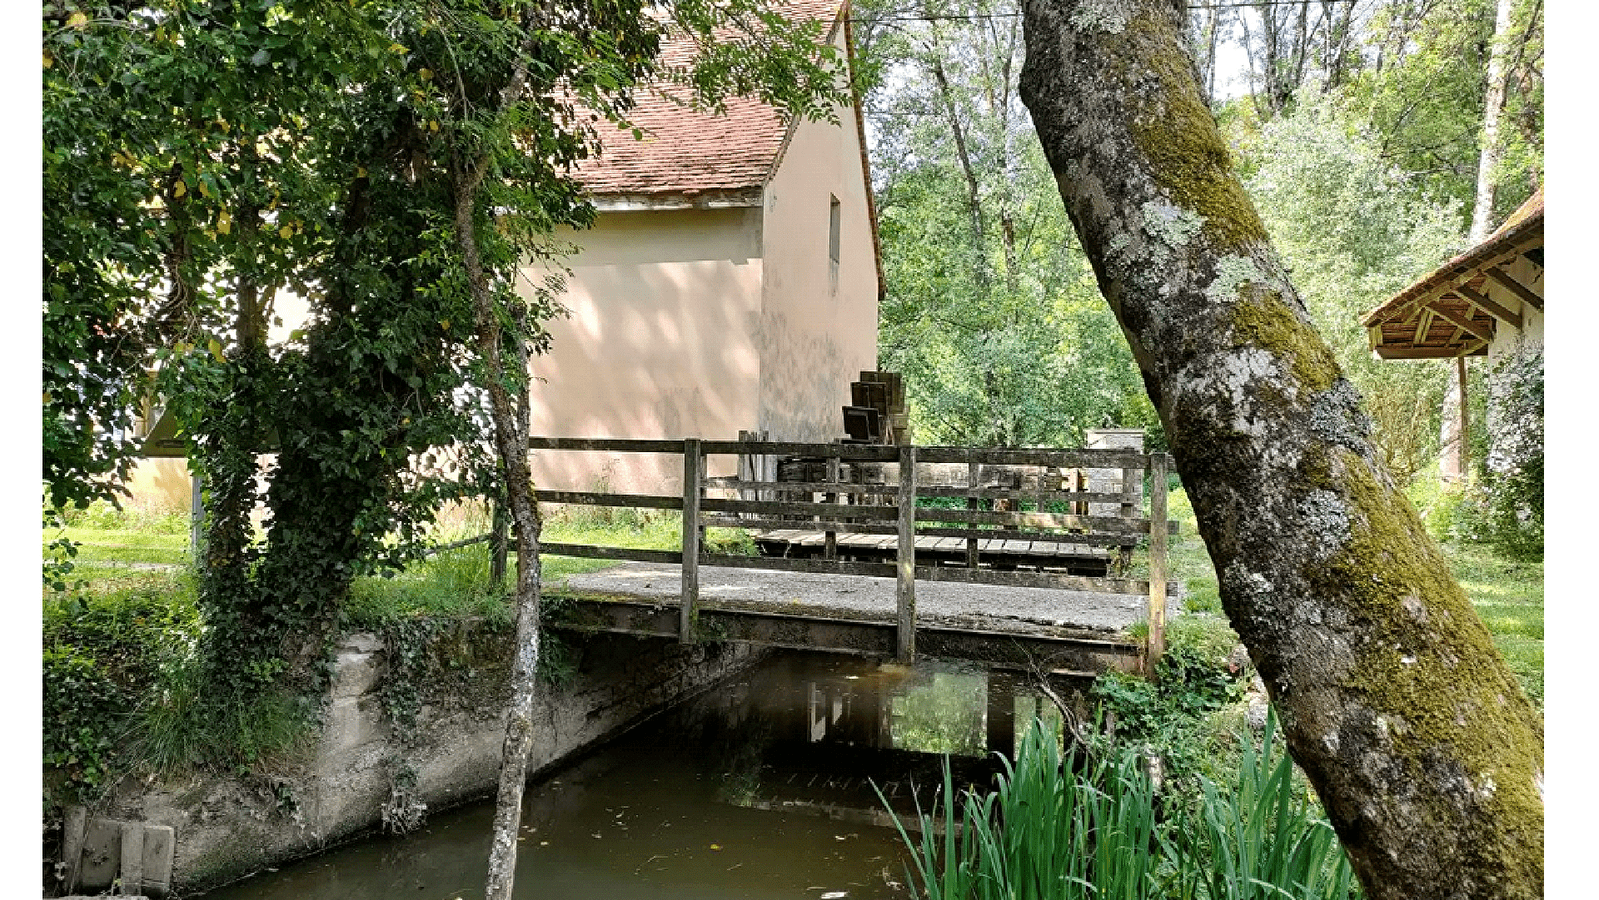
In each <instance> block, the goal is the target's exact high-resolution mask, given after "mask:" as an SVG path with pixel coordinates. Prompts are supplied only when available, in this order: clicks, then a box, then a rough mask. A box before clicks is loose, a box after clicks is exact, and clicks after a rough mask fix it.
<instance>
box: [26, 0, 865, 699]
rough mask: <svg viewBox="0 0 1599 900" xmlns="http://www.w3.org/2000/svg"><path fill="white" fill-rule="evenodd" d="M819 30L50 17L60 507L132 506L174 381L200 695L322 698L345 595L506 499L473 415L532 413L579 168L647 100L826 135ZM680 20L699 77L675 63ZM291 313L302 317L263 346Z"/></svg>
mask: <svg viewBox="0 0 1599 900" xmlns="http://www.w3.org/2000/svg"><path fill="white" fill-rule="evenodd" d="M650 11H655V12H658V13H659V14H650ZM821 27H822V26H821V25H819V24H817V23H807V24H804V25H799V26H789V25H787V24H786V23H784V22H783V20H782V19H781V17H780V16H778V15H777V14H776V13H775V12H773V11H772V10H768V9H766V8H765V7H764V6H763V5H761V4H759V3H756V2H754V0H734V2H732V3H722V2H717V3H709V2H701V0H693V2H687V3H673V4H670V5H666V6H660V7H657V6H656V5H655V4H653V3H650V2H647V0H624V2H622V3H617V4H598V5H596V4H588V3H580V2H570V3H558V4H556V5H555V6H553V7H552V6H550V5H548V4H540V3H532V2H529V0H514V2H509V3H502V2H493V3H490V2H483V0H449V2H444V3H439V2H431V0H430V2H416V0H354V2H350V3H340V4H332V5H329V4H326V3H323V2H320V0H282V2H276V3H248V2H241V0H153V2H151V3H147V4H139V5H137V6H134V7H116V6H113V7H111V8H108V9H103V10H95V15H94V16H90V15H88V14H86V13H78V12H76V11H75V9H74V8H73V5H72V4H67V5H66V6H65V7H64V8H62V9H59V10H58V9H57V8H56V7H54V6H47V7H46V9H45V13H44V18H43V31H42V34H43V37H42V41H43V44H44V48H43V49H44V53H45V61H46V64H45V70H44V81H45V84H44V120H45V127H44V181H45V196H44V216H45V220H46V222H47V228H46V240H45V247H44V268H45V272H46V283H45V295H44V316H45V334H46V346H45V353H44V360H43V364H44V365H43V368H44V372H45V379H44V381H45V383H44V388H45V397H44V416H45V418H44V426H45V429H44V430H45V441H44V444H45V468H44V478H45V487H46V489H47V491H48V492H49V506H50V507H51V508H52V509H62V508H66V507H75V508H81V507H84V506H86V505H87V504H88V503H89V502H90V501H91V500H94V499H96V498H100V497H110V496H114V495H115V493H116V492H117V491H118V490H119V487H118V485H119V484H120V481H121V479H122V477H123V475H124V474H125V471H126V466H127V461H128V458H129V454H130V453H131V452H132V450H133V449H134V448H135V447H136V446H137V441H136V440H135V437H134V435H133V433H132V430H131V426H132V425H133V418H134V417H133V410H135V409H136V408H138V406H139V405H140V404H139V401H141V400H144V399H146V398H147V396H148V395H149V394H150V393H151V392H152V389H156V390H158V391H159V393H160V398H159V399H160V400H161V401H162V402H163V403H165V405H166V407H167V408H168V410H169V411H170V412H171V413H172V414H173V416H174V418H175V419H176V420H177V422H178V424H179V429H180V434H182V435H183V436H184V437H185V438H186V439H187V441H188V443H189V450H190V454H189V455H190V459H191V464H192V466H193V468H194V469H195V471H196V472H197V473H198V474H199V475H201V476H202V478H203V481H204V484H205V493H206V508H207V522H206V539H205V552H204V557H203V559H202V560H200V561H199V562H200V569H201V578H200V582H199V602H200V606H201V609H202V612H203V614H204V617H205V621H206V629H205V631H204V632H203V636H202V646H201V648H200V654H201V657H200V664H201V666H202V669H203V670H204V671H203V673H202V675H201V676H199V677H201V679H202V680H204V681H209V682H213V683H214V684H215V686H216V688H217V689H216V690H215V691H210V692H206V691H202V692H199V693H198V694H197V695H196V700H195V702H196V703H198V704H200V705H201V706H207V705H213V704H229V703H233V704H238V703H243V704H245V706H243V707H239V708H229V709H223V708H221V707H220V706H219V707H218V708H217V709H215V710H213V711H212V715H213V717H214V718H216V719H218V720H226V719H229V718H232V717H235V716H236V715H245V714H246V713H247V709H246V708H245V707H248V706H249V705H250V704H252V703H254V698H257V697H261V696H265V695H267V694H269V693H271V692H272V691H274V690H276V689H277V688H280V687H283V688H286V689H288V690H290V691H291V692H313V693H314V690H315V688H316V687H317V686H318V685H319V684H320V681H321V679H322V677H323V675H324V674H325V673H324V669H323V662H324V660H325V657H326V653H327V651H328V648H329V642H330V640H331V637H332V635H333V634H334V632H335V630H336V628H337V626H338V623H339V621H340V618H341V616H342V614H343V612H344V606H345V603H346V600H347V599H348V597H349V594H350V589H351V586H352V584H353V583H354V582H355V581H356V580H357V579H359V578H361V577H363V576H367V575H371V574H375V573H380V572H383V571H392V570H395V569H399V568H402V567H404V566H405V565H407V564H409V563H412V562H415V561H416V560H417V559H418V558H419V557H420V555H421V554H422V552H423V549H424V547H425V543H426V541H425V530H426V529H425V526H426V524H427V523H428V522H429V521H430V520H431V519H432V518H433V516H434V514H435V513H436V512H437V511H438V509H439V508H440V505H441V504H442V503H444V502H445V501H447V500H451V499H455V498H459V497H463V496H483V495H492V493H493V490H492V485H494V484H495V483H496V482H497V480H499V475H500V473H499V470H498V464H497V461H496V459H495V458H494V456H493V454H492V453H490V452H489V447H490V444H489V443H488V440H487V439H488V437H489V435H490V431H489V427H488V417H487V416H486V415H484V413H485V409H484V403H483V399H484V395H485V393H486V391H487V389H488V388H489V387H490V386H491V385H490V379H491V377H492V378H493V379H494V382H493V384H494V385H495V386H503V387H505V388H507V389H508V390H509V391H510V392H511V393H512V395H513V396H515V395H517V394H520V393H521V392H522V391H523V389H524V386H525V378H526V372H525V363H524V360H525V357H526V355H527V353H529V352H538V351H541V350H543V349H544V348H546V347H547V345H548V335H547V333H545V332H544V330H543V328H542V325H541V324H540V323H541V322H543V321H545V320H547V319H549V318H550V317H552V316H554V315H557V314H559V313H560V309H559V307H558V304H557V303H556V302H555V299H554V296H555V294H554V291H556V290H558V288H559V279H558V278H555V279H548V280H546V281H545V282H544V283H535V284H528V285H523V286H521V287H519V286H518V285H517V279H518V278H519V277H520V276H519V271H520V268H521V267H522V266H524V265H526V264H527V263H528V261H529V260H530V259H533V260H539V261H549V260H552V259H553V258H554V257H555V256H556V255H558V254H559V252H561V249H562V247H561V245H560V244H559V243H557V242H554V241H552V240H551V238H550V235H551V233H552V232H553V231H554V230H555V229H556V228H557V227H558V226H573V227H583V226H585V225H587V224H588V223H589V222H591V221H592V216H593V210H592V208H591V206H590V205H589V204H588V202H587V201H586V200H584V199H583V197H582V195H581V192H580V190H579V187H578V185H577V183H576V182H575V181H574V180H573V179H572V177H571V176H570V167H571V164H573V163H574V162H576V161H577V160H579V159H582V158H584V157H586V156H590V155H592V154H593V153H594V152H596V150H597V143H596V140H595V136H596V134H597V130H596V129H598V128H601V127H605V126H606V125H608V123H610V122H625V116H626V113H627V110H628V109H629V107H630V106H631V103H632V91H633V89H634V87H635V85H637V84H638V83H639V82H640V81H641V80H643V79H646V78H650V77H662V78H667V79H669V80H677V81H680V82H681V83H683V84H684V86H685V88H686V90H685V91H684V94H685V95H686V96H688V97H690V98H692V101H693V102H695V103H697V104H700V105H702V106H705V107H709V108H714V107H715V106H716V105H717V104H719V103H720V101H721V99H722V98H723V97H724V96H726V95H727V94H729V93H749V94H756V95H758V96H760V97H762V98H763V99H765V100H767V101H768V102H771V103H773V104H774V105H776V106H778V107H779V108H781V109H783V110H786V111H788V112H790V113H792V114H795V115H820V114H823V113H824V112H825V111H827V110H830V108H831V107H830V103H831V102H832V101H835V100H838V99H841V98H842V96H843V95H842V93H841V86H840V85H838V84H837V81H836V77H835V76H836V69H835V67H834V63H835V62H836V54H835V53H834V52H833V51H832V50H831V49H819V48H818V47H817V44H816V41H817V40H818V38H819V37H820V36H821V35H820V28H821ZM667 29H672V30H674V31H675V32H677V33H679V34H683V35H686V36H688V37H689V39H691V40H693V41H694V42H695V43H696V44H698V45H700V47H701V50H702V55H701V59H700V60H699V61H698V63H697V64H696V65H694V66H689V67H681V68H671V69H668V68H667V67H666V66H665V65H664V64H661V63H657V61H656V58H655V57H656V53H657V50H658V47H659V42H660V39H661V37H662V35H663V34H664V33H665V32H666V31H667ZM752 34H758V35H759V36H760V40H759V41H758V42H757V41H752V40H749V39H748V38H750V37H751V35H752ZM739 36H743V37H744V38H745V39H744V40H737V39H731V38H736V37H739ZM578 104H581V106H582V107H585V108H586V110H585V111H584V112H583V113H582V114H580V111H579V106H578ZM587 111H592V112H593V113H594V114H595V115H594V116H590V115H588V114H587ZM469 256H470V257H471V260H470V263H469V261H468V257H469ZM479 276H481V278H484V279H487V282H488V285H487V294H486V295H485V296H487V297H488V299H489V301H490V302H489V304H488V308H486V309H485V310H484V314H483V315H482V316H479V315H477V313H478V309H477V306H476V304H475V303H474V299H475V298H474V294H473V291H472V289H471V288H472V285H471V284H469V278H478V277H479ZM524 280H525V279H524ZM287 292H292V293H293V294H295V295H297V296H298V297H300V298H303V299H304V300H305V301H307V303H308V304H309V305H310V309H311V314H310V316H309V318H308V320H307V321H306V323H305V324H304V327H303V328H300V329H298V330H296V331H295V332H294V333H293V334H291V335H290V337H289V339H288V340H287V341H282V342H271V341H269V340H268V331H269V328H270V327H271V325H273V324H274V321H275V315H274V311H273V309H274V303H275V301H276V300H277V299H278V298H279V297H280V296H281V295H282V294H283V293H287ZM474 326H476V327H474ZM489 335H495V336H496V337H494V339H492V340H491V339H490V338H489ZM498 335H504V336H505V339H504V340H503V341H501V340H500V339H499V337H497V336H498ZM506 361H510V362H511V363H512V364H510V365H506V364H505V362H506ZM152 371H156V372H157V374H156V376H155V381H154V385H152V382H151V375H150V372H152ZM496 372H508V374H506V375H505V376H503V377H504V378H505V379H506V381H507V383H505V384H504V385H500V383H499V382H500V378H501V376H497V375H495V376H491V373H496ZM268 452H275V457H273V459H272V461H271V462H270V463H269V464H267V465H266V466H265V467H264V469H263V468H261V467H260V466H259V463H258V460H259V459H260V457H261V454H264V453H268ZM262 504H264V507H265V509H266V516H265V521H264V523H263V524H262V532H263V533H262V534H260V535H258V534H257V533H256V528H255V525H254V522H253V521H252V516H253V515H254V513H255V511H256V510H257V508H258V507H259V506H260V505H262ZM57 547H58V548H59V554H60V555H59V556H58V558H57V559H58V561H57V563H56V564H55V565H54V566H53V567H52V568H51V569H49V570H48V574H49V575H50V576H51V577H52V578H53V580H54V581H55V582H57V583H64V579H65V577H66V576H67V575H68V574H69V570H68V568H67V566H68V563H69V562H70V560H69V559H68V555H69V554H70V552H71V547H70V545H68V544H57Z"/></svg>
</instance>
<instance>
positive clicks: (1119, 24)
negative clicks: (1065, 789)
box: [1021, 0, 1543, 900]
mask: <svg viewBox="0 0 1599 900" xmlns="http://www.w3.org/2000/svg"><path fill="white" fill-rule="evenodd" d="M1181 6H1182V4H1181V3H1180V2H1174V0H1027V2H1026V4H1025V27H1026V37H1027V63H1026V66H1025V67H1024V69H1023V71H1022V79H1021V92H1022V99H1023V101H1024V102H1025V103H1026V104H1027V106H1028V108H1029V109H1030V110H1031V111H1032V114H1033V121H1034V123H1035V125H1036V127H1037V129H1038V133H1039V137H1040V138H1041V139H1042V142H1043V146H1044V150H1045V153H1046V155H1047V156H1048V158H1049V162H1050V166H1051V168H1052V169H1053V170H1054V172H1055V176H1056V179H1057V182H1058V184H1059V186H1060V192H1061V197H1062V198H1063V199H1064V201H1065V204H1066V209H1067V212H1068V213H1069V215H1070V216H1071V219H1072V223H1073V225H1075V227H1076V229H1077V233H1078V235H1079V237H1080V238H1081V240H1082V243H1083V246H1084V248H1085V249H1086V250H1087V252H1088V255H1089V258H1090V260H1091V261H1092V263H1093V266H1094V271H1095V273H1096V275H1097V276H1098V279H1099V285H1100V290H1101V291H1102V292H1103V294H1104V295H1105V297H1106V299H1107V300H1108V301H1109V303H1110V305H1111V307H1112V308H1113V309H1114V311H1115V313H1116V316H1117V318H1118V319H1119V320H1120V322H1121V325H1122V329H1123V331H1124V332H1125V334H1126V335H1127V339H1128V341H1129V343H1130V344H1131V345H1132V349H1133V354H1134V356H1135V357H1136V358H1137V360H1138V363H1139V367H1140V368H1141V369H1142V372H1143V376H1144V383H1145V385H1146V387H1147V389H1148V391H1149V395H1150V399H1151V400H1153V401H1154V404H1155V407H1156V408H1157V409H1158V410H1159V412H1160V417H1161V421H1162V422H1163V423H1164V425H1165V428H1166V433H1167V435H1168V436H1169V438H1170V440H1171V444H1172V453H1173V455H1174V456H1175V457H1176V459H1177V465H1178V468H1179V470H1180V471H1181V473H1182V476H1183V482H1184V485H1185V486H1186V488H1187V489H1188V491H1189V495H1190V497H1191V498H1192V501H1193V505H1194V511H1195V513H1196V515H1197V517H1198V520H1199V530H1200V533H1201V535H1202V536H1203V537H1204V539H1205V544H1206V546H1207V548H1208V549H1209V551H1210V556H1211V560H1212V561H1213V562H1214V563H1215V566H1216V571H1217V573H1218V576H1219V580H1220V582H1221V594H1222V602H1223V605H1224V606H1225V607H1226V610H1227V614H1228V617H1229V618H1230V619H1231V621H1232V624H1233V627H1234V628H1235V629H1237V631H1238V633H1239V635H1240V637H1242V639H1243V641H1244V643H1245V645H1246V646H1247V647H1248V648H1249V651H1250V655H1251V657H1252V658H1253V659H1254V661H1255V664H1256V665H1257V666H1258V667H1259V669H1260V672H1261V674H1262V675H1263V676H1264V678H1265V680H1266V684H1267V687H1268V690H1269V691H1270V693H1271V695H1272V698H1273V699H1274V700H1275V701H1276V704H1277V706H1278V709H1279V710H1280V711H1281V713H1282V716H1283V719H1284V724H1285V730H1286V733H1287V738H1288V745H1289V749H1290V750H1291V751H1292V753H1293V756H1294V759H1295V760H1296V761H1297V762H1298V763H1299V764H1300V766H1301V767H1303V768H1304V770H1305V772H1306V774H1307V775H1309V777H1310V780H1311V782H1312V783H1313V784H1314V785H1315V788H1316V791H1317V793H1318V794H1319V795H1320V796H1321V799H1322V802H1323V804H1324V805H1325V806H1326V808H1327V811H1328V814H1329V816H1330V817H1331V819H1332V822H1333V825H1334V827H1335V828H1336V829H1337V831H1338V835H1339V837H1340V838H1341V839H1342V841H1343V843H1344V846H1345V847H1346V848H1347V849H1348V851H1349V854H1350V857H1351V859H1352V860H1353V862H1354V865H1355V870H1356V872H1357V873H1358V874H1359V877H1360V880H1361V882H1362V883H1363V884H1364V886H1365V888H1366V892H1367V894H1368V896H1371V897H1373V898H1409V900H1413V898H1418V897H1462V898H1463V897H1518V898H1520V897H1527V898H1531V897H1538V896H1541V894H1542V886H1543V774H1542V770H1543V723H1542V718H1541V717H1540V716H1539V714H1538V713H1537V711H1536V710H1535V709H1534V708H1533V706H1532V705H1531V703H1530V702H1529V701H1528V700H1527V698H1526V696H1525V695H1524V694H1523V693H1522V691H1521V690H1520V688H1519V686H1518V685H1517V683H1516V680H1515V678H1514V677H1513V676H1512V675H1511V673H1510V672H1509V671H1508V670H1507V669H1506V667H1505V665H1504V663H1503V662H1502V661H1501V660H1500V658H1499V656H1498V654H1497V653H1496V652H1495V650H1494V646H1493V642H1492V640H1491V638H1490V636H1489V634H1488V631H1487V629H1486V628H1484V627H1483V624H1482V622H1481V621H1480V620H1479V619H1478V618H1477V616H1476V615H1475V614H1474V612H1473V611H1472V608H1471V605H1470V604H1469V603H1468V602H1467V600H1466V597H1465V595H1464V593H1463V592H1462V591H1461V590H1460V588H1459V586H1458V585H1456V584H1455V582H1454V580H1453V579H1452V578H1451V577H1450V574H1449V570H1448V568H1447V567H1446V565H1445V562H1444V560H1443V558H1442V556H1441V555H1440V554H1439V552H1438V550H1437V548H1436V547H1435V546H1434V544H1433V543H1432V541H1431V540H1430V539H1429V538H1428V537H1427V535H1426V532H1425V531H1424V530H1423V528H1422V526H1421V523H1420V521H1419V520H1418V518H1417V516H1416V514H1415V511H1414V510H1413V509H1412V508H1411V506H1410V504H1409V503H1408V502H1407V501H1406V499H1405V498H1404V496H1403V495H1402V494H1401V493H1399V491H1397V490H1396V489H1395V487H1394V484H1393V482H1392V480H1391V478H1390V476H1389V475H1388V473H1387V472H1386V471H1385V470H1384V468H1383V467H1382V465H1381V463H1380V462H1379V461H1378V458H1377V456H1376V454H1375V453H1374V452H1373V450H1372V445H1371V441H1370V438H1369V428H1370V425H1369V422H1368V420H1367V418H1366V416H1365V415H1364V414H1363V413H1362V412H1361V409H1360V404H1359V397H1358V396H1357V395H1356V393H1355V391H1354V389H1353V388H1352V387H1351V386H1350V384H1349V382H1348V381H1347V380H1346V379H1345V378H1344V377H1343V374H1342V373H1341V372H1340V371H1339V369H1338V366H1337V364H1336V362H1335V361H1334V359H1333V355H1332V353H1331V351H1329V350H1328V348H1327V346H1326V344H1325V343H1324V342H1323V341H1322V340H1321V338H1320V336H1319V335H1317V334H1316V332H1315V330H1314V329H1313V328H1312V326H1311V324H1310V318H1309V316H1308V315H1307V314H1306V311H1305V307H1304V304H1303V303H1302V302H1301V301H1300V299H1299V298H1298V296H1297V295H1296V294H1295V293H1294V290H1293V288H1292V286H1291V285H1290V284H1289V282H1288V278H1287V274H1286V272H1285V271H1284V269H1283V267H1282V266H1281V264H1280V263H1279V262H1278V260H1277V257H1276V255H1275V253H1274V252H1273V250H1272V248H1271V246H1270V244H1269V241H1268V239H1267V235H1266V231H1265V229H1264V228H1263V227H1262V225H1261V222H1260V219H1259V218H1258V216H1257V215H1256V213H1255V211H1254V208H1253V207H1252V206H1251V204H1250V201H1249V198H1248V196H1247V195H1246V194H1245V193H1244V190H1243V187H1242V185H1241V184H1240V183H1239V181H1238V179H1237V177H1236V175H1235V174H1234V173H1233V172H1232V169H1231V164H1230V162H1229V160H1228V154H1227V149H1226V146H1225V145H1224V143H1223V142H1222V139H1221V137H1220V135H1219V133H1218V132H1217V129H1216V125H1215V122H1214V120H1213V119H1212V118H1211V115H1210V113H1209V111H1208V110H1207V109H1206V107H1205V104H1204V100H1203V97H1202V95H1201V92H1200V89H1199V85H1198V80H1197V73H1196V71H1195V68H1194V65H1193V63H1192V62H1191V60H1190V59H1189V57H1188V55H1187V53H1186V51H1185V50H1184V47H1183V39H1182V38H1183V18H1182V17H1183V12H1182V9H1181ZM1351 327H1353V323H1351Z"/></svg>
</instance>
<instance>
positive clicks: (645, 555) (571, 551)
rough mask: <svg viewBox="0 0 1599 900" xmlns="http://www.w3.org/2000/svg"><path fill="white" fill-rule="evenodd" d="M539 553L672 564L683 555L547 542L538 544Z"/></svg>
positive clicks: (680, 560) (671, 552)
mask: <svg viewBox="0 0 1599 900" xmlns="http://www.w3.org/2000/svg"><path fill="white" fill-rule="evenodd" d="M539 552H540V553H542V554H544V555H546V556H576V557H581V558H583V559H618V560H631V561H633V562H652V563H674V564H676V563H681V562H682V561H683V554H682V553H681V552H679V551H677V550H633V549H630V548H627V547H596V546H592V545H589V544H553V543H550V542H548V541H540V542H539Z"/></svg>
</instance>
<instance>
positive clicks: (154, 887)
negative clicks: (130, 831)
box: [142, 825, 178, 897]
mask: <svg viewBox="0 0 1599 900" xmlns="http://www.w3.org/2000/svg"><path fill="white" fill-rule="evenodd" d="M177 837H178V836H177V832H175V831H174V830H173V829H172V826H171V825H146V826H144V861H143V868H144V886H143V888H142V890H143V891H144V892H145V893H146V894H149V895H150V896H151V897H165V896H166V895H167V893H168V892H169V891H171V890H172V857H173V854H174V853H175V852H176V850H177V845H178V841H177Z"/></svg>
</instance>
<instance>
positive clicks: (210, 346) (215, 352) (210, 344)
mask: <svg viewBox="0 0 1599 900" xmlns="http://www.w3.org/2000/svg"><path fill="white" fill-rule="evenodd" d="M205 348H206V349H207V350H210V351H211V355H212V356H214V357H216V358H217V362H227V361H228V358H227V357H226V356H223V355H222V344H221V343H220V342H218V341H217V339H216V338H212V339H211V340H209V341H207V342H206V345H205Z"/></svg>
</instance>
